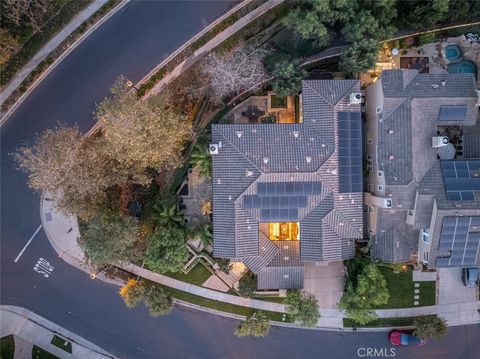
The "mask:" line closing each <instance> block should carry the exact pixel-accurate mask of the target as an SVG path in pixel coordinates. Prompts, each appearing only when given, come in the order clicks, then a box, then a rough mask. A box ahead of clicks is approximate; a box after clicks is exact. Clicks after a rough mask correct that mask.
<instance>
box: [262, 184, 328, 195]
mask: <svg viewBox="0 0 480 359" xmlns="http://www.w3.org/2000/svg"><path fill="white" fill-rule="evenodd" d="M321 192H322V184H321V183H320V182H278V183H265V182H263V183H259V184H258V185H257V195H258V196H275V195H276V196H301V195H306V196H311V195H320V194H321Z"/></svg>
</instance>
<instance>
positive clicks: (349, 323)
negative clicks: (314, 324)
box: [343, 315, 435, 328]
mask: <svg viewBox="0 0 480 359" xmlns="http://www.w3.org/2000/svg"><path fill="white" fill-rule="evenodd" d="M423 317H435V315H422V316H417V317H403V318H379V319H376V320H374V321H372V322H370V323H368V324H365V325H360V324H358V323H355V322H354V321H353V320H351V319H348V318H343V326H344V327H350V328H351V327H353V326H355V327H358V328H361V327H364V328H375V327H380V328H381V327H409V326H413V322H414V321H415V319H418V318H423Z"/></svg>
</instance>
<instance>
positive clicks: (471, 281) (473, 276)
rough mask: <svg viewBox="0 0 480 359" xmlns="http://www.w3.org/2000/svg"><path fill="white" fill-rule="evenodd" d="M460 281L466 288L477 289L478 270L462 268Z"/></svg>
mask: <svg viewBox="0 0 480 359" xmlns="http://www.w3.org/2000/svg"><path fill="white" fill-rule="evenodd" d="M462 280H463V284H465V286H466V287H468V288H475V287H478V268H473V267H470V268H463V274H462Z"/></svg>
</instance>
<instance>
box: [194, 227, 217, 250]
mask: <svg viewBox="0 0 480 359" xmlns="http://www.w3.org/2000/svg"><path fill="white" fill-rule="evenodd" d="M195 235H196V237H197V238H198V239H200V241H201V242H202V244H203V245H204V247H206V246H208V245H210V244H212V242H213V233H212V226H211V225H210V223H201V224H200V225H198V226H197V227H196V228H195Z"/></svg>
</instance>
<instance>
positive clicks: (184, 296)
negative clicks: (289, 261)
mask: <svg viewBox="0 0 480 359" xmlns="http://www.w3.org/2000/svg"><path fill="white" fill-rule="evenodd" d="M162 287H163V288H164V289H165V290H166V291H167V292H169V293H170V294H171V295H172V297H174V298H176V299H179V300H183V301H185V302H188V303H193V304H196V305H199V306H202V307H207V308H211V309H216V310H219V311H222V312H227V313H233V314H238V315H245V316H248V315H251V314H252V313H253V312H254V310H253V309H252V308H248V307H241V306H238V305H234V304H230V303H225V302H219V301H217V300H212V299H207V298H203V297H199V296H197V295H194V294H191V293H187V292H183V291H181V290H178V289H174V288H170V287H166V286H162ZM265 314H266V315H267V317H268V318H269V319H270V320H274V321H277V322H281V321H282V313H278V312H265ZM286 321H288V318H287V320H286Z"/></svg>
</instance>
